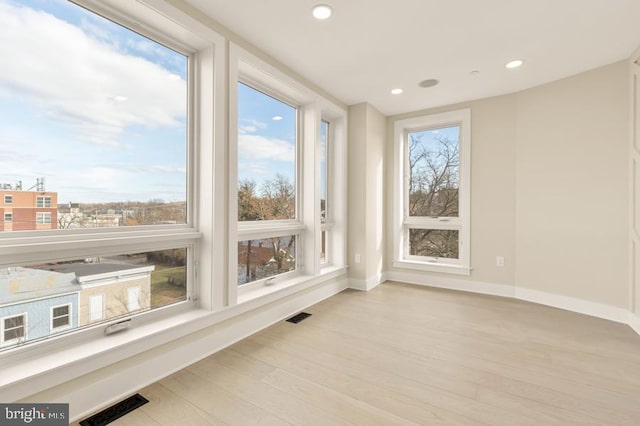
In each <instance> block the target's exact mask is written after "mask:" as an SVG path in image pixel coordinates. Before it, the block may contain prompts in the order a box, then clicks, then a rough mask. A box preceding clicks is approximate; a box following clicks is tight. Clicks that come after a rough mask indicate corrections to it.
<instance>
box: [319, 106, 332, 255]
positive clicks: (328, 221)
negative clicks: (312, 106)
mask: <svg viewBox="0 0 640 426" xmlns="http://www.w3.org/2000/svg"><path fill="white" fill-rule="evenodd" d="M323 122H324V123H327V132H326V140H325V147H324V148H325V150H324V151H325V152H324V153H323V152H322V150H321V149H322V140H321V138H318V150H319V151H320V153H319V154H318V155H319V157H318V168H320V160H321V159H322V156H323V155H324V158H325V174H326V175H325V178H326V182H325V185H326V189H327V194H326V195H327V197H326V200H325V215H324V216H325V217H324V222H322V219H321V221H320V239H321V241H320V247H321V248H320V253H321V252H322V243H323V241H322V240H323V238H322V233H323V232H324V233H325V236H324V245H325V251H324V260H322V259H321V260H320V264H321V265H322V266H323V267H325V266H329V265H331V263H332V262H331V241H332V240H331V228H333V217H332V216H333V215H332V214H331V210H332V209H331V207H332V200H331V195H332V194H331V193H332V191H331V181H332V173H331V158H332V156H331V152H332V147H331V145H332V139H333V138H332V136H333V135H332V133H333V126H332V124H331V121H330V120H328V119H326V118H322V119H321V120H320V125H321V126H322V123H323ZM318 200H319V201H320V200H321V198H320V197H318ZM320 214H321V213H320Z"/></svg>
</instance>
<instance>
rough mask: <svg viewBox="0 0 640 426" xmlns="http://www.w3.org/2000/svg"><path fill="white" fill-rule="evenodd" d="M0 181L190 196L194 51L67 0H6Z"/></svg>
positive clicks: (132, 195)
mask: <svg viewBox="0 0 640 426" xmlns="http://www.w3.org/2000/svg"><path fill="white" fill-rule="evenodd" d="M0 57H2V66H1V67H0V126H1V128H2V132H0V183H12V184H13V183H15V182H16V181H19V180H21V181H23V186H24V187H25V188H28V187H30V186H31V185H33V184H35V181H36V178H38V177H45V178H46V187H47V190H49V191H56V192H58V197H59V202H81V203H82V202H108V201H128V200H129V201H146V200H149V199H152V198H160V199H164V200H165V201H181V200H185V199H186V124H185V123H186V108H187V84H186V76H187V58H186V57H185V56H183V55H181V54H179V53H176V52H174V51H172V50H170V49H168V48H165V47H164V46H161V45H159V44H158V43H155V42H153V41H151V40H149V39H147V38H145V37H142V36H140V35H138V34H136V33H134V32H132V31H129V30H127V29H124V28H122V27H120V26H118V25H116V24H114V23H112V22H110V21H108V20H106V19H103V18H101V17H98V16H97V15H95V14H92V13H90V12H88V11H86V10H84V9H82V8H80V7H78V6H76V5H73V4H71V3H69V2H67V1H62V0H30V1H22V0H20V1H18V0H0Z"/></svg>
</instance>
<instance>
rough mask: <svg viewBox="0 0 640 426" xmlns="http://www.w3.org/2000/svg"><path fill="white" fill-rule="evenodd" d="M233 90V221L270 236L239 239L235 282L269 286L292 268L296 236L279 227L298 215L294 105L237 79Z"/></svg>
mask: <svg viewBox="0 0 640 426" xmlns="http://www.w3.org/2000/svg"><path fill="white" fill-rule="evenodd" d="M237 90H238V92H237V93H238V169H237V170H238V221H239V222H240V223H241V226H244V227H245V228H247V227H251V226H252V225H251V224H252V223H257V225H258V229H259V230H260V231H259V232H260V233H261V234H262V235H269V234H271V235H269V236H268V238H259V236H258V235H257V234H253V233H252V232H249V233H245V234H244V235H246V238H243V239H241V240H239V241H238V262H237V273H238V278H237V282H238V285H244V284H247V283H251V282H255V281H263V282H265V283H266V284H269V283H270V282H271V280H273V279H274V277H276V276H280V275H281V274H284V273H287V272H292V271H295V270H296V239H297V238H299V235H298V234H284V235H283V234H282V232H283V229H282V227H283V226H285V227H286V226H292V225H295V222H294V221H296V219H297V217H298V213H297V210H298V207H297V206H298V204H297V199H298V197H297V182H298V178H297V176H298V174H297V170H298V167H297V152H298V148H297V147H298V142H297V141H298V109H297V108H296V107H295V106H292V105H291V104H289V103H287V102H285V101H283V100H281V99H278V98H276V97H275V96H271V95H268V94H266V93H264V91H261V90H258V89H256V88H254V87H252V86H250V85H248V84H245V83H242V82H238V86H237ZM283 221H286V222H289V223H290V224H291V225H283V224H282V223H283ZM286 222H284V223H286ZM294 227H295V226H294ZM265 233H266V234H265ZM252 235H255V238H252ZM240 238H242V237H240Z"/></svg>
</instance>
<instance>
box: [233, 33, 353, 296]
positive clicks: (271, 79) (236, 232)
mask: <svg viewBox="0 0 640 426" xmlns="http://www.w3.org/2000/svg"><path fill="white" fill-rule="evenodd" d="M238 82H242V83H244V84H247V85H249V86H251V87H253V88H254V89H256V90H259V91H261V92H263V93H265V94H267V95H269V96H272V97H274V98H276V99H278V100H281V101H282V102H284V103H287V104H289V105H292V106H296V107H297V110H298V127H297V129H298V134H297V141H296V144H297V146H296V218H295V220H283V221H255V222H240V221H238V220H237V218H238V202H237V191H238V188H237V185H238V169H237V168H238V150H237V141H238V98H237V83H238ZM228 90H229V117H230V119H229V140H230V141H231V143H230V149H229V212H228V216H229V218H230V220H229V222H230V223H229V228H230V233H229V246H228V247H229V264H228V270H229V279H228V303H229V304H230V305H233V304H236V303H238V301H239V300H240V301H247V300H251V299H253V298H255V297H258V296H261V295H264V294H265V293H270V292H274V291H277V290H278V289H281V288H283V287H288V286H290V285H295V284H297V283H300V282H304V281H305V280H307V279H309V278H312V277H316V276H319V275H321V274H323V273H328V272H330V271H331V270H333V269H332V268H334V269H336V268H341V267H344V251H345V250H344V249H341V250H340V249H334V250H335V253H333V257H332V263H331V265H330V266H331V267H332V268H329V267H328V266H329V264H327V265H326V266H327V267H324V268H323V266H325V265H321V264H320V249H321V240H320V239H321V236H322V232H321V221H320V211H319V208H318V199H319V190H320V183H319V173H320V172H319V167H318V164H319V163H318V160H319V155H320V148H319V136H320V120H321V119H323V118H325V117H326V120H327V121H332V120H333V121H336V122H340V123H341V125H340V126H336V128H339V129H340V131H341V132H344V133H343V134H344V135H346V111H344V110H343V109H340V108H338V107H336V106H335V105H334V104H332V103H331V102H329V101H327V100H326V99H324V98H322V97H321V96H319V95H317V94H316V93H315V92H313V91H311V90H310V89H308V88H307V87H305V86H304V85H302V84H300V83H299V82H298V81H296V80H295V79H293V78H291V77H289V76H287V75H286V74H284V73H283V72H282V71H280V70H278V69H276V68H275V67H273V66H272V65H270V64H267V63H266V62H264V61H263V60H261V59H259V58H258V57H256V56H255V55H253V54H251V53H249V52H248V51H246V50H244V49H242V48H241V47H239V46H237V45H235V44H234V43H230V46H229V86H228ZM334 131H336V130H335V129H334ZM337 139H338V140H340V141H341V142H342V143H341V146H342V147H346V143H344V142H345V139H346V136H342V137H341V138H337ZM336 157H339V158H340V162H339V164H341V165H343V164H344V162H343V161H344V151H343V152H337V153H336ZM332 161H333V160H329V159H328V161H327V162H328V164H329V163H332ZM344 176H346V172H345V173H344V174H341V177H344ZM334 191H335V188H333V187H331V188H327V193H328V194H329V193H334ZM342 191H343V190H342ZM336 193H340V194H343V192H341V191H336ZM335 200H338V201H335ZM335 200H334V201H333V204H334V209H335V210H339V211H340V212H339V213H335V216H334V221H335V223H336V225H334V226H335V227H336V228H338V227H339V228H340V230H339V232H335V233H332V234H334V235H332V238H333V239H334V241H335V243H332V247H334V246H338V245H344V243H345V242H346V240H345V238H344V237H345V235H346V233H345V232H344V213H343V211H344V210H343V209H344V205H345V204H346V198H345V200H344V201H343V200H342V199H340V198H339V197H337V196H336V197H335ZM336 204H338V205H339V206H336ZM338 223H339V225H337V224H338ZM283 235H296V270H295V271H291V272H286V273H283V274H280V275H276V276H273V277H268V278H265V279H261V280H256V281H254V282H252V283H247V284H243V285H241V286H238V284H237V261H238V245H237V244H238V241H245V240H252V239H262V238H269V237H275V236H283Z"/></svg>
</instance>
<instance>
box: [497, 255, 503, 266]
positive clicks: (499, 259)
mask: <svg viewBox="0 0 640 426" xmlns="http://www.w3.org/2000/svg"><path fill="white" fill-rule="evenodd" d="M496 266H500V267H502V266H504V256H496Z"/></svg>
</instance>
